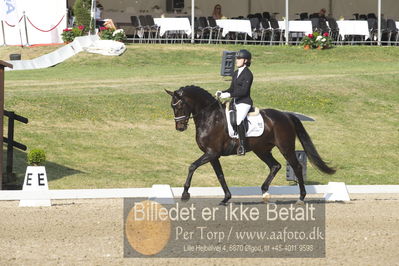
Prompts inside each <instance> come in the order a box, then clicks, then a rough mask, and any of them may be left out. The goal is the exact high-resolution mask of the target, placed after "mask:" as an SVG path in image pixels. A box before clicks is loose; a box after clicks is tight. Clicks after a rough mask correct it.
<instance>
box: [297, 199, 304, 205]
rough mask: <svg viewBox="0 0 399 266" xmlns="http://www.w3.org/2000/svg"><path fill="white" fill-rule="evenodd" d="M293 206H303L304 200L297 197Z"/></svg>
mask: <svg viewBox="0 0 399 266" xmlns="http://www.w3.org/2000/svg"><path fill="white" fill-rule="evenodd" d="M295 206H297V207H303V206H305V201H303V200H300V199H299V200H297V201H296V203H295Z"/></svg>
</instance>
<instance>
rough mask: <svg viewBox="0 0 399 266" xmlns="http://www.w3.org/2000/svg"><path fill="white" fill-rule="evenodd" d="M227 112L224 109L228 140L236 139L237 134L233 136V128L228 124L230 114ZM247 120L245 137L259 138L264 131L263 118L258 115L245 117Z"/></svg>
mask: <svg viewBox="0 0 399 266" xmlns="http://www.w3.org/2000/svg"><path fill="white" fill-rule="evenodd" d="M229 112H230V111H229V110H228V109H226V117H227V125H228V129H229V135H230V138H236V139H238V134H234V130H233V127H232V126H231V123H230V114H229ZM247 119H248V130H247V133H246V136H247V137H259V136H260V135H262V134H263V131H264V130H265V122H264V121H263V117H262V115H261V114H260V113H258V114H257V115H247Z"/></svg>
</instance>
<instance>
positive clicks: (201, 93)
mask: <svg viewBox="0 0 399 266" xmlns="http://www.w3.org/2000/svg"><path fill="white" fill-rule="evenodd" d="M177 93H179V94H180V93H181V95H182V96H187V97H190V98H193V99H196V100H203V101H206V102H207V103H211V102H214V101H215V98H214V97H213V96H212V94H210V93H209V92H208V91H206V90H205V89H203V88H201V87H198V86H195V85H190V86H185V87H181V88H180V89H179V90H178V91H177Z"/></svg>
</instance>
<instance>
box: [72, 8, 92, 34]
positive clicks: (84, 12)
mask: <svg viewBox="0 0 399 266" xmlns="http://www.w3.org/2000/svg"><path fill="white" fill-rule="evenodd" d="M90 10H91V0H76V2H75V4H74V5H73V12H74V14H75V21H76V24H77V25H78V26H80V25H82V26H84V27H85V30H86V31H88V30H89V27H90V20H91V14H90ZM93 24H94V22H93V23H92V28H94V25H93Z"/></svg>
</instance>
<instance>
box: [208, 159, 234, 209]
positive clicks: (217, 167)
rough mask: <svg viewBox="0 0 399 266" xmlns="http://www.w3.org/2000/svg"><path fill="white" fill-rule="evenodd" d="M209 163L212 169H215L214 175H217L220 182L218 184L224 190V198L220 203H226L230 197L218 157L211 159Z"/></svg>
mask: <svg viewBox="0 0 399 266" xmlns="http://www.w3.org/2000/svg"><path fill="white" fill-rule="evenodd" d="M211 164H212V167H213V170H215V173H216V176H217V178H218V180H219V182H220V185H221V186H222V188H223V191H224V199H223V200H222V202H220V204H221V205H226V203H227V202H228V201H229V199H231V193H230V190H229V188H228V186H227V183H226V180H225V179H224V174H223V170H222V166H221V165H220V161H219V159H215V160H212V161H211Z"/></svg>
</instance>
